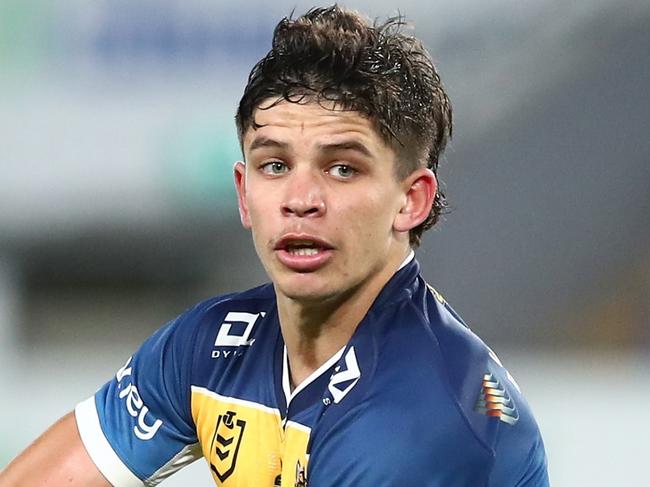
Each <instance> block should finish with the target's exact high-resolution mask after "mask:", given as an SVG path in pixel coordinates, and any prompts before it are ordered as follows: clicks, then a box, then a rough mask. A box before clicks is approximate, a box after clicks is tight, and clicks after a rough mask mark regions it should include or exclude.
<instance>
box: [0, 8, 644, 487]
mask: <svg viewBox="0 0 650 487" xmlns="http://www.w3.org/2000/svg"><path fill="white" fill-rule="evenodd" d="M311 5H312V4H311V3H306V2H303V1H296V2H287V1H285V0H278V1H275V2H262V1H243V2H236V3H233V4H230V2H218V1H207V0H189V1H188V0H185V1H174V0H156V1H152V0H144V1H139V2H127V1H124V0H115V1H104V0H100V1H96V2H90V3H89V2H83V1H80V0H68V1H66V2H54V1H44V0H41V1H39V0H30V1H20V0H2V2H0V391H1V392H0V438H1V439H2V441H0V467H2V466H4V465H5V464H6V463H7V462H8V461H9V460H10V459H11V458H12V457H13V456H14V455H15V454H16V453H17V452H19V451H20V450H21V449H23V448H24V447H25V446H26V445H27V444H28V443H29V442H30V441H31V440H32V439H34V438H35V437H36V436H37V435H38V433H39V432H41V431H42V430H43V429H44V428H45V427H46V426H47V425H48V424H50V423H51V422H52V421H54V420H55V419H56V418H57V417H59V416H61V415H62V414H64V413H65V412H67V411H68V410H70V409H71V408H72V407H73V406H74V404H75V403H76V402H78V401H79V400H81V399H84V398H85V397H87V396H89V395H91V394H92V393H93V392H94V390H95V389H96V388H97V387H98V386H99V385H100V384H101V383H103V382H104V381H106V380H107V379H108V378H110V377H111V376H112V375H113V374H114V372H115V370H117V368H118V367H120V366H121V365H122V364H123V362H124V361H125V359H126V358H127V357H128V356H129V355H130V354H131V353H132V352H133V351H134V349H135V348H136V347H137V346H138V344H139V342H140V341H141V340H142V339H143V338H144V337H146V336H147V335H149V334H150V333H151V332H152V331H153V330H154V329H155V328H157V327H158V326H160V325H161V324H163V323H164V322H166V321H167V320H168V319H170V318H172V317H174V316H175V315H176V314H178V313H179V312H181V311H182V310H183V309H185V308H186V307H187V306H189V305H190V304H192V303H194V302H196V301H198V300H200V299H203V298H206V297H207V296H210V295H213V294H216V293H220V292H223V291H226V290H237V289H244V288H246V287H249V286H252V285H254V284H257V283H260V282H262V281H263V280H264V279H265V276H264V274H263V271H262V269H261V267H260V266H259V265H258V264H257V260H256V258H255V256H254V252H253V249H252V245H251V243H250V238H249V236H248V235H247V233H246V232H244V231H243V230H242V229H241V228H240V226H239V221H238V217H237V212H236V207H235V200H234V191H233V189H232V184H231V168H232V163H233V162H234V161H235V160H237V159H238V158H239V152H238V147H237V142H236V137H235V131H234V126H233V115H234V111H235V107H236V104H237V102H238V99H239V96H240V94H241V91H242V88H243V85H244V83H245V79H246V76H247V73H248V71H249V69H250V68H251V66H252V64H253V63H254V62H255V61H256V60H257V59H258V58H259V57H260V56H261V55H263V54H264V52H266V50H267V48H268V46H269V41H270V36H271V32H272V28H273V26H274V24H275V22H276V21H277V20H278V19H279V18H280V17H281V16H284V15H286V14H288V13H289V12H290V11H291V10H292V9H293V8H294V7H296V12H297V13H302V12H303V11H304V10H305V9H306V8H308V7H310V6H311ZM347 5H348V6H350V7H354V8H358V9H360V10H362V11H363V12H365V13H367V14H368V15H370V16H371V17H377V16H378V17H385V16H387V15H391V14H395V13H396V12H397V10H396V8H397V2H389V1H386V0H379V1H378V0H375V1H371V0H366V1H362V0H359V1H350V2H349V3H348V4H347ZM399 9H400V11H401V12H402V13H403V14H405V15H406V16H407V17H408V18H409V19H411V20H413V21H414V25H415V27H414V30H415V33H416V34H417V35H418V36H420V37H421V38H422V39H424V40H425V42H426V44H427V46H428V47H429V49H430V51H431V52H432V54H433V57H434V59H435V60H436V61H437V64H438V66H439V69H440V71H441V73H442V77H443V80H444V81H445V84H446V86H447V87H448V90H449V93H450V96H451V98H452V102H453V105H454V109H455V122H456V123H455V137H454V140H453V143H452V145H451V147H450V148H449V149H448V151H447V155H446V160H445V161H444V162H443V167H442V169H441V177H442V180H443V181H444V184H445V190H446V192H447V194H448V197H449V200H450V202H451V205H452V208H453V211H452V212H451V213H450V214H449V215H448V216H447V218H446V221H444V222H442V224H441V225H440V226H439V227H438V228H436V229H435V230H433V231H431V232H430V233H429V234H428V235H427V236H426V238H425V242H424V245H423V247H422V249H421V250H420V251H419V259H420V262H421V263H422V264H423V267H424V273H425V276H426V277H427V278H428V280H429V281H430V282H431V283H433V284H434V286H436V287H437V288H438V289H439V290H440V291H441V293H442V294H443V295H444V296H445V297H446V298H447V300H448V301H449V302H450V303H452V305H453V306H454V307H455V308H456V309H457V310H458V311H459V312H460V314H461V315H462V316H463V317H464V318H465V319H466V320H467V322H468V323H469V324H470V326H471V327H472V328H473V329H474V330H475V331H477V332H478V333H479V334H480V335H481V336H482V337H483V338H484V339H485V340H486V341H487V342H488V343H489V344H490V345H491V346H492V347H493V348H494V349H495V350H496V351H497V353H498V354H499V355H500V356H501V358H502V360H503V361H504V362H505V363H506V365H507V366H508V367H509V368H510V370H511V372H512V373H513V375H514V376H515V377H516V378H517V379H518V381H519V382H520V383H521V384H522V386H523V389H524V391H525V392H526V394H527V396H528V398H529V401H530V402H531V403H532V405H533V408H534V410H535V411H536V414H537V417H538V421H539V423H540V424H541V428H542V431H543V433H544V436H545V440H546V444H547V449H548V454H549V460H550V472H551V476H552V484H553V485H554V486H556V487H575V486H582V485H589V486H591V487H600V486H603V487H605V486H607V487H611V486H620V485H626V486H627V485H629V486H637V485H638V486H640V485H647V478H648V477H647V456H648V447H647V442H648V439H649V438H650V412H649V409H648V405H649V404H650V356H649V351H650V318H649V316H650V231H649V227H650V225H649V224H650V191H649V187H650V135H649V133H650V95H649V94H648V86H650V54H649V52H650V51H649V50H648V46H650V29H648V25H650V3H649V2H647V1H645V0H638V1H635V0H591V1H583V2H565V1H561V0H537V1H532V2H509V1H504V0H494V1H491V2H482V1H478V0H460V1H454V2H451V1H448V0H446V1H440V2H425V1H424V0H420V1H409V0H404V1H402V2H399ZM165 485H170V486H173V485H177V486H181V485H197V486H198V485H206V486H207V485H211V480H210V478H209V475H208V473H207V469H206V468H205V466H204V465H203V462H202V461H201V462H197V464H196V465H194V466H192V467H190V468H189V469H187V470H186V471H184V472H181V473H179V474H177V476H176V477H174V478H172V479H171V480H170V481H168V482H167V483H166V484H165Z"/></svg>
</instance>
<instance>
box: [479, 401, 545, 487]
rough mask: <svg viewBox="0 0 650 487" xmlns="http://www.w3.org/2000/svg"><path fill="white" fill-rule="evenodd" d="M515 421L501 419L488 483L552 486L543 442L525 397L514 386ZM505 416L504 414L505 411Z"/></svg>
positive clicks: (507, 486) (493, 485) (494, 485)
mask: <svg viewBox="0 0 650 487" xmlns="http://www.w3.org/2000/svg"><path fill="white" fill-rule="evenodd" d="M511 394H512V399H513V400H514V401H515V407H516V409H517V412H516V413H515V414H516V415H517V420H516V422H513V420H512V418H511V419H510V420H509V421H508V422H503V421H498V424H499V430H498V432H497V435H496V442H495V446H494V454H495V461H494V465H493V467H492V471H491V474H490V481H489V484H488V486H489V487H549V478H548V469H547V460H546V452H545V450H544V442H543V440H542V436H541V434H540V432H539V428H538V426H537V423H536V422H535V419H534V418H533V415H532V413H531V411H530V408H529V406H528V404H527V403H526V401H525V399H524V398H523V397H522V396H521V394H519V393H518V391H517V390H514V389H512V388H511ZM504 417H505V415H504Z"/></svg>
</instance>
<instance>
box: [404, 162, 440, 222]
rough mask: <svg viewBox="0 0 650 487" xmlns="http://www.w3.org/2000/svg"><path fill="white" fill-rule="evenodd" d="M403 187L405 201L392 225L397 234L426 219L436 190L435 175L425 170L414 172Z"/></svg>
mask: <svg viewBox="0 0 650 487" xmlns="http://www.w3.org/2000/svg"><path fill="white" fill-rule="evenodd" d="M404 185H405V197H406V199H405V202H404V205H403V206H402V207H401V208H400V211H399V213H398V214H397V215H396V216H395V221H394V223H393V228H394V229H395V230H396V231H398V232H408V231H410V230H412V229H413V228H415V227H417V226H418V225H419V224H420V223H422V222H423V221H424V220H426V219H427V217H428V216H429V213H430V212H431V207H432V206H433V200H434V198H435V195H436V190H437V189H438V182H437V180H436V177H435V175H434V174H433V172H432V171H431V170H430V169H425V168H421V169H418V170H417V171H414V172H413V173H412V174H411V175H410V176H408V177H407V178H406V179H405V180H404Z"/></svg>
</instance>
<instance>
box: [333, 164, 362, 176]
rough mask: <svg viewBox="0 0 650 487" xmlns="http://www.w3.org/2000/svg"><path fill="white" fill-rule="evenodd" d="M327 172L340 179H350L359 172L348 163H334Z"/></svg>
mask: <svg viewBox="0 0 650 487" xmlns="http://www.w3.org/2000/svg"><path fill="white" fill-rule="evenodd" d="M327 172H328V173H329V174H331V175H332V176H336V177H337V178H340V179H350V178H351V177H352V176H354V175H355V174H356V173H357V170H356V169H354V168H353V167H352V166H348V165H347V164H334V165H333V166H332V167H330V168H329V169H328V170H327Z"/></svg>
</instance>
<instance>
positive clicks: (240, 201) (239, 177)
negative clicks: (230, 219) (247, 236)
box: [233, 161, 251, 230]
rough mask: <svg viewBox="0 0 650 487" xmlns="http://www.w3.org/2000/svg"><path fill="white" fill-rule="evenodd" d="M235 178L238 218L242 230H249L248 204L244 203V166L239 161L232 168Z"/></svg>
mask: <svg viewBox="0 0 650 487" xmlns="http://www.w3.org/2000/svg"><path fill="white" fill-rule="evenodd" d="M233 175H234V177H235V189H236V190H237V205H238V206H239V218H240V220H241V224H242V225H243V227H244V228H246V229H249V230H250V228H251V221H250V215H249V212H248V204H247V202H246V164H244V163H243V162H241V161H239V162H236V163H235V165H234V167H233Z"/></svg>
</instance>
